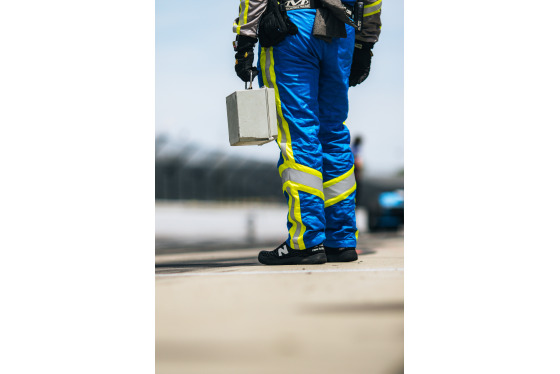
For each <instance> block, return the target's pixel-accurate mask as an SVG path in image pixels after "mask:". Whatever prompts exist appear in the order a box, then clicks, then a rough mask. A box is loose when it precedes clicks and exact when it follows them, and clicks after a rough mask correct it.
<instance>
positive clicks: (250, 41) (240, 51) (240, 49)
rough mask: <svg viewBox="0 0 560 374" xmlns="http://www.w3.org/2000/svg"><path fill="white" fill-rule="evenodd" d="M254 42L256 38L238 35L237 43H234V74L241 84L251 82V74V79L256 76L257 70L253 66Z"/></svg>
mask: <svg viewBox="0 0 560 374" xmlns="http://www.w3.org/2000/svg"><path fill="white" fill-rule="evenodd" d="M256 42H257V39H256V38H251V37H250V36H245V35H238V36H237V41H236V42H235V43H234V50H235V51H236V52H237V53H236V54H235V72H236V73H237V76H238V77H239V78H241V80H242V81H243V82H249V80H251V72H253V79H254V78H255V77H256V76H257V68H256V67H254V66H253V59H254V54H253V49H254V48H255V43H256Z"/></svg>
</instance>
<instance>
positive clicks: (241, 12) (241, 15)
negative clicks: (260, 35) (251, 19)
mask: <svg viewBox="0 0 560 374" xmlns="http://www.w3.org/2000/svg"><path fill="white" fill-rule="evenodd" d="M246 7H247V4H246V2H245V1H241V4H240V5H239V23H238V25H239V26H243V25H244V24H245V22H243V21H244V18H245V8H246ZM247 16H249V15H247Z"/></svg>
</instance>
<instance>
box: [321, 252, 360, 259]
mask: <svg viewBox="0 0 560 374" xmlns="http://www.w3.org/2000/svg"><path fill="white" fill-rule="evenodd" d="M357 259H358V253H357V252H356V251H355V250H348V251H343V252H339V253H333V254H327V262H352V261H356V260H357Z"/></svg>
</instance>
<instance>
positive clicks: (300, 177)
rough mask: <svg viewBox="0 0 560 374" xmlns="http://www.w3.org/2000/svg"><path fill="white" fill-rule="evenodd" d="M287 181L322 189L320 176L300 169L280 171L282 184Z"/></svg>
mask: <svg viewBox="0 0 560 374" xmlns="http://www.w3.org/2000/svg"><path fill="white" fill-rule="evenodd" d="M288 181H291V182H295V183H299V184H303V185H304V186H307V187H312V188H315V189H317V190H319V191H323V180H322V179H321V178H319V177H316V176H314V175H311V174H308V173H306V172H303V171H300V170H296V169H290V168H287V169H284V171H283V172H282V184H284V183H286V182H288Z"/></svg>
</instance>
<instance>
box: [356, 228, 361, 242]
mask: <svg viewBox="0 0 560 374" xmlns="http://www.w3.org/2000/svg"><path fill="white" fill-rule="evenodd" d="M359 233H360V230H356V240H358V234H359Z"/></svg>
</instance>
